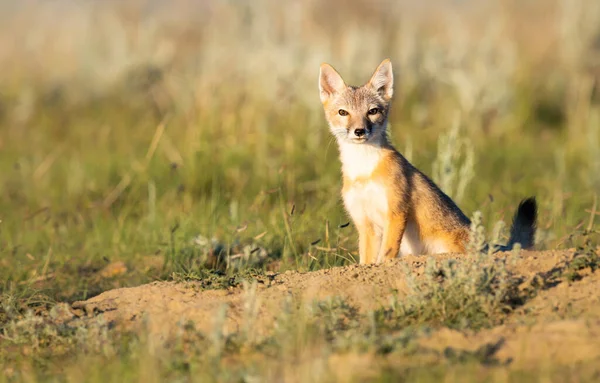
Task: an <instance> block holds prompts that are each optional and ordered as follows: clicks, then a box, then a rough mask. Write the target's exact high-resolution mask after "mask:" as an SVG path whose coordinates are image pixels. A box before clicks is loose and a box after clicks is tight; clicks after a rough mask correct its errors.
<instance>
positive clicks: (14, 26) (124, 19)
mask: <svg viewBox="0 0 600 383" xmlns="http://www.w3.org/2000/svg"><path fill="white" fill-rule="evenodd" d="M387 57H389V58H391V59H392V62H393V65H394V71H395V76H396V81H395V82H396V84H397V85H396V91H395V103H394V107H393V112H392V116H391V121H390V133H391V136H392V141H393V143H394V144H395V145H396V147H397V148H398V149H399V150H400V151H401V152H403V154H405V155H406V156H407V157H408V158H409V159H410V160H411V161H412V162H413V163H414V164H415V165H416V166H417V167H419V168H420V169H421V170H422V171H424V172H425V173H427V174H429V175H432V176H433V178H434V179H435V180H436V181H437V182H438V183H439V184H440V185H441V186H442V188H443V189H444V190H445V191H446V192H448V193H449V194H450V195H451V196H452V197H454V198H456V199H457V202H458V203H459V205H460V206H461V208H463V210H464V211H465V213H466V214H468V215H471V214H472V212H474V211H475V210H480V211H481V212H482V213H483V215H484V222H485V224H486V226H487V227H489V228H490V231H491V230H492V227H493V225H494V223H495V222H496V221H498V220H504V221H507V222H508V221H510V218H511V216H512V213H513V211H514V209H515V208H516V206H517V204H518V202H519V200H520V199H521V198H523V197H526V196H529V195H536V196H537V197H538V201H539V204H540V213H539V216H540V220H539V226H540V228H539V232H538V238H537V240H538V246H539V247H540V248H554V247H569V246H572V245H573V241H572V240H571V239H570V237H569V236H570V235H572V234H574V233H577V232H578V231H581V230H584V229H593V227H594V226H593V218H594V217H595V216H596V218H597V210H600V208H598V209H596V208H595V201H596V199H595V198H596V195H597V192H598V191H599V187H600V138H599V135H600V88H599V79H600V2H598V1H597V0H577V1H571V0H562V1H550V0H528V1H517V0H512V1H511V0H507V1H501V0H497V1H495V0H487V1H474V0H472V1H468V0H465V1H416V0H405V1H385V0H377V1H367V0H353V1H341V0H331V1H316V0H306V1H278V0H254V1H217V0H211V1H208V0H207V1H192V0H188V1H184V0H175V1H150V0H148V1H144V0H139V1H126V2H124V1H116V0H111V1H108V0H105V1H102V2H97V1H67V0H57V1H52V2H48V1H29V0H27V1H19V2H16V1H2V2H0V190H1V194H0V195H1V198H0V221H1V222H0V291H1V292H2V297H3V298H2V299H3V302H4V303H3V304H4V307H5V308H6V307H7V305H9V303H7V302H10V305H12V304H14V305H25V306H35V305H39V304H44V303H46V302H52V301H55V300H67V301H73V300H77V299H84V298H88V297H90V296H93V295H95V294H98V293H100V292H101V291H104V290H106V289H109V288H113V287H118V286H130V285H135V284H139V283H144V282H148V281H152V280H155V279H164V278H172V277H173V276H175V277H181V276H182V277H184V278H185V277H186V276H191V275H197V274H198V273H199V272H201V271H202V270H204V269H215V268H216V269H219V270H222V271H230V270H239V269H240V268H245V267H255V268H266V269H269V270H274V271H281V270H286V269H302V270H309V269H317V268H321V267H328V266H332V265H341V264H347V263H352V262H354V261H355V259H357V255H356V247H357V246H356V238H357V235H356V234H355V231H354V228H353V227H352V225H349V226H346V225H345V224H346V223H347V222H348V221H349V219H348V217H347V216H346V214H345V213H344V211H343V207H342V204H341V199H340V186H341V182H340V179H341V177H340V164H339V160H338V158H337V156H338V153H337V147H336V144H335V142H334V141H333V140H332V138H331V137H330V135H329V132H328V129H327V126H326V123H325V120H324V117H323V112H322V110H321V105H320V102H319V97H318V90H317V79H318V77H317V76H318V69H319V64H320V63H321V62H328V63H330V64H332V65H333V66H334V67H335V68H337V69H338V70H339V72H340V73H341V74H342V76H344V78H345V79H346V80H347V81H348V82H349V83H351V84H362V83H364V82H365V81H366V80H367V79H368V78H369V77H370V75H371V73H372V71H373V70H374V69H375V67H376V66H377V65H378V64H379V63H380V62H381V60H382V59H384V58H387ZM194 273H196V274H194Z"/></svg>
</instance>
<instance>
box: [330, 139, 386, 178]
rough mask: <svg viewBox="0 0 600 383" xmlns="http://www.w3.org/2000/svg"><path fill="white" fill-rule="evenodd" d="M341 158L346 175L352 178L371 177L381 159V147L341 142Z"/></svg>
mask: <svg viewBox="0 0 600 383" xmlns="http://www.w3.org/2000/svg"><path fill="white" fill-rule="evenodd" d="M340 159H341V160H342V171H343V173H344V176H345V177H347V178H348V179H350V180H355V179H356V178H358V177H365V178H366V177H369V176H370V175H371V174H372V173H373V171H374V170H375V168H376V167H377V165H378V164H379V161H380V160H381V151H380V149H379V148H377V147H375V146H371V145H365V144H362V145H361V144H350V143H342V144H340Z"/></svg>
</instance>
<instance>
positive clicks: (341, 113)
mask: <svg viewBox="0 0 600 383" xmlns="http://www.w3.org/2000/svg"><path fill="white" fill-rule="evenodd" d="M338 114H339V115H340V116H347V115H348V112H346V111H345V110H344V109H340V110H338Z"/></svg>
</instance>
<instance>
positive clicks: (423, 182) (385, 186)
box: [319, 59, 537, 264]
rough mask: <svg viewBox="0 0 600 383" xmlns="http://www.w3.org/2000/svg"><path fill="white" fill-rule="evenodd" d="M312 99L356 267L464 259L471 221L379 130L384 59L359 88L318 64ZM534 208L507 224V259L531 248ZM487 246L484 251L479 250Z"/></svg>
mask: <svg viewBox="0 0 600 383" xmlns="http://www.w3.org/2000/svg"><path fill="white" fill-rule="evenodd" d="M319 92H320V98H321V103H322V104H323V109H324V111H325V118H326V120H327V123H328V125H329V129H330V131H331V134H332V135H333V137H335V139H336V141H337V143H338V147H339V154H340V161H341V164H342V178H343V186H342V199H343V204H344V207H345V209H346V211H347V212H348V214H349V216H350V218H351V220H352V222H353V224H354V226H355V227H356V229H357V231H358V247H359V249H358V253H359V263H360V264H370V263H382V262H384V261H386V260H391V259H395V258H397V257H399V256H403V255H430V254H440V253H464V252H466V250H467V246H468V241H469V235H470V227H471V221H470V220H469V218H467V216H466V215H465V214H464V213H463V212H462V210H460V208H459V207H458V206H457V205H456V203H455V202H454V201H453V200H452V199H451V198H450V197H449V196H448V195H446V194H445V193H444V192H443V191H442V190H441V189H440V188H439V187H438V186H437V185H436V184H435V183H434V182H433V181H432V180H431V179H430V178H429V177H427V176H426V175H425V174H424V173H423V172H421V171H420V170H418V169H417V168H416V167H415V166H413V165H412V164H411V163H410V162H409V161H408V160H407V159H406V158H405V157H404V156H402V154H400V152H399V151H398V150H396V148H394V146H393V145H392V144H391V143H390V139H389V135H388V131H387V126H388V116H389V113H390V107H391V104H392V96H393V94H394V75H393V72H392V63H391V61H390V59H385V60H384V61H383V62H381V64H379V66H378V67H377V69H376V70H375V72H374V73H373V75H372V76H371V78H370V79H369V81H368V82H367V83H365V84H364V85H362V86H353V85H346V83H345V82H344V80H343V79H342V76H340V74H339V73H338V72H337V71H336V70H335V69H334V68H333V67H332V66H331V65H329V64H327V63H323V64H321V67H320V71H319ZM536 221H537V202H536V199H535V196H534V197H528V198H526V199H523V200H522V201H521V202H520V204H519V206H518V208H517V210H516V212H515V214H514V216H513V222H512V226H511V229H510V236H509V240H508V243H507V244H506V245H505V246H500V247H498V248H496V249H495V251H508V250H511V249H513V248H514V247H515V245H516V244H517V243H519V244H520V245H521V248H523V249H531V248H533V246H534V236H535V231H536ZM486 246H489V245H486Z"/></svg>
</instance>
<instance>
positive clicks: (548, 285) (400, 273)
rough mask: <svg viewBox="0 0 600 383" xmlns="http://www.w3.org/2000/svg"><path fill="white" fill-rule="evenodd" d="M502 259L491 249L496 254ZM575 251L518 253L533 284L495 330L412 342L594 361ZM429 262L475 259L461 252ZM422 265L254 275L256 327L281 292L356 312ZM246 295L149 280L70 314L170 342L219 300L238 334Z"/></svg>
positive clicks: (591, 319) (407, 262)
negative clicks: (341, 302) (337, 300)
mask: <svg viewBox="0 0 600 383" xmlns="http://www.w3.org/2000/svg"><path fill="white" fill-rule="evenodd" d="M506 256H507V255H506V254H499V255H497V257H498V258H499V259H501V258H503V257H506ZM575 256H576V252H575V251H574V250H567V251H544V252H522V253H521V255H520V256H519V257H518V258H516V259H515V262H513V263H512V264H510V266H509V267H510V270H511V272H512V273H515V274H516V275H518V276H519V277H520V280H521V281H522V283H521V285H520V286H519V288H523V289H525V288H531V286H536V289H537V290H536V294H535V296H534V297H533V298H532V299H530V300H529V301H527V302H525V303H524V304H523V305H521V306H519V307H517V308H516V309H515V310H514V311H512V313H511V314H510V315H509V316H508V318H507V320H506V321H504V323H502V324H501V325H499V326H496V327H493V328H488V329H484V330H481V331H477V332H475V331H470V330H468V331H457V330H451V329H447V328H441V329H437V330H434V331H432V332H431V333H429V334H428V335H427V336H423V337H421V338H420V339H419V345H420V347H422V348H424V349H429V350H432V351H434V352H442V353H452V354H453V355H461V354H464V353H489V354H490V355H493V356H494V359H495V360H497V361H499V362H501V363H511V365H515V366H521V367H523V366H528V365H530V364H532V363H537V364H543V363H546V362H548V361H552V363H558V364H572V363H577V362H587V361H592V360H600V272H594V270H593V267H592V268H586V267H575V268H574V267H573V260H574V257H575ZM436 259H437V260H446V259H454V260H457V261H460V262H472V257H468V256H465V255H440V256H437V257H436ZM425 263H426V258H424V257H405V258H403V259H401V260H396V261H394V262H392V263H388V264H384V265H369V266H359V265H352V266H347V267H338V268H332V269H327V270H320V271H315V272H305V273H301V272H286V273H282V274H273V275H267V276H262V277H259V278H258V287H257V290H256V294H255V298H256V300H257V302H258V304H259V313H258V316H257V318H258V320H257V322H256V324H255V330H256V332H257V333H267V332H269V331H270V329H271V327H272V325H273V322H274V320H275V318H276V316H277V314H278V313H279V311H280V309H281V305H282V304H283V301H284V300H286V299H288V297H292V298H293V299H298V300H302V301H307V300H314V299H318V300H322V299H326V298H328V297H341V298H343V299H345V300H346V301H347V302H348V303H350V304H351V305H353V306H354V307H357V308H358V310H359V311H361V312H368V311H370V310H375V309H377V308H378V307H380V305H381V304H383V303H385V302H388V301H389V299H390V298H391V297H392V295H393V294H397V295H398V296H400V297H402V295H403V294H406V293H407V291H408V290H407V289H408V288H407V284H406V275H407V273H410V274H412V275H421V274H423V272H424V269H425ZM583 266H585V265H583ZM573 270H576V271H577V273H576V274H573V273H572V272H573ZM245 294H246V292H245V291H244V289H243V288H241V287H235V288H229V289H223V290H205V289H202V288H201V284H200V283H199V282H183V283H175V282H155V283H151V284H147V285H143V286H138V287H133V288H122V289H116V290H111V291H107V292H105V293H103V294H100V295H98V296H96V297H94V298H91V299H89V300H87V301H83V302H76V303H75V304H73V306H72V311H71V312H72V313H74V314H75V315H77V316H79V317H82V318H84V320H85V319H86V318H92V317H94V316H97V315H99V314H102V315H103V316H104V319H105V320H107V321H109V322H110V323H112V324H113V325H114V326H115V327H116V328H117V329H136V328H139V327H140V326H142V325H143V326H145V327H146V328H147V329H148V330H149V331H150V333H151V334H153V336H156V337H158V338H160V339H168V338H169V337H170V336H171V335H172V334H173V333H174V332H175V331H177V328H179V325H180V324H182V323H185V322H188V321H193V322H194V323H195V325H196V328H198V329H199V330H201V331H210V330H211V329H212V328H213V326H214V322H215V318H216V317H217V316H218V315H217V312H218V311H219V309H220V308H221V307H222V306H223V305H227V306H228V310H227V318H226V321H225V324H224V331H225V332H235V331H236V330H238V329H239V327H240V326H241V325H242V322H243V315H244V304H245V302H246V301H247V298H246V297H245Z"/></svg>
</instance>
